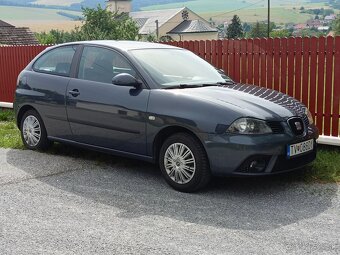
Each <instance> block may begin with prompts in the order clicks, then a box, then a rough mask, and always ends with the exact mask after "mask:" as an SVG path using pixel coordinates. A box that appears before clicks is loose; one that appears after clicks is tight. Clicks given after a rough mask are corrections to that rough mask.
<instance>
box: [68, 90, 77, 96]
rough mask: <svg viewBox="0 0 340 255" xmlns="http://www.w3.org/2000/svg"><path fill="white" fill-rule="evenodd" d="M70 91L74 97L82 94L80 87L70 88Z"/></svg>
mask: <svg viewBox="0 0 340 255" xmlns="http://www.w3.org/2000/svg"><path fill="white" fill-rule="evenodd" d="M68 93H69V94H70V95H71V96H73V97H77V96H79V95H80V92H79V90H78V89H73V90H70V91H69V92H68Z"/></svg>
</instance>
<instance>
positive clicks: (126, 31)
mask: <svg viewBox="0 0 340 255" xmlns="http://www.w3.org/2000/svg"><path fill="white" fill-rule="evenodd" d="M83 17H84V19H83V21H82V26H80V27H76V28H75V29H73V30H72V31H71V32H64V31H60V30H51V31H50V32H49V33H45V32H44V33H40V34H36V37H37V39H38V40H39V42H40V43H42V44H59V43H65V42H73V41H86V40H136V39H138V27H137V24H136V23H135V22H134V21H133V20H132V19H131V18H130V17H129V16H128V15H126V14H118V13H112V12H110V11H109V10H107V9H103V8H102V7H101V6H100V5H98V6H97V8H96V9H91V8H83Z"/></svg>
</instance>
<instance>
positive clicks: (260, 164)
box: [249, 160, 266, 173]
mask: <svg viewBox="0 0 340 255" xmlns="http://www.w3.org/2000/svg"><path fill="white" fill-rule="evenodd" d="M265 168H266V161H264V160H253V161H251V163H250V164H249V170H250V172H256V173H261V172H263V171H264V170H265Z"/></svg>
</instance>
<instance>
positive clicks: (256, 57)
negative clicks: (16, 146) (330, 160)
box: [0, 37, 340, 137]
mask: <svg viewBox="0 0 340 255" xmlns="http://www.w3.org/2000/svg"><path fill="white" fill-rule="evenodd" d="M170 44H171V45H175V46H178V47H182V48H186V49H189V50H191V51H192V52H194V53H196V54H197V55H199V56H200V57H202V58H204V59H206V60H207V61H208V62H210V63H212V64H213V65H214V66H216V67H218V68H222V69H224V70H225V72H226V73H227V74H228V75H229V76H230V77H231V78H233V79H234V80H235V81H237V82H242V83H250V84H255V85H259V86H262V87H267V88H272V89H276V90H279V91H281V92H284V93H287V94H289V95H291V96H294V97H295V98H297V99H298V100H300V101H302V102H303V103H304V104H306V105H307V106H308V107H309V108H310V110H311V112H312V113H313V115H314V117H315V121H316V124H317V126H318V128H319V130H320V133H322V134H324V135H326V136H333V137H339V136H340V130H339V126H340V125H339V117H340V116H339V107H340V102H339V101H340V37H335V38H334V37H327V38H324V37H320V38H314V37H313V38H288V39H287V38H283V39H278V38H276V39H271V38H270V39H241V40H223V41H189V42H188V41H185V42H172V43H170ZM46 47H47V46H2V47H1V46H0V102H1V101H4V102H13V95H14V90H15V84H16V79H17V75H18V74H19V72H20V71H21V70H22V69H23V68H24V67H25V66H26V65H27V64H28V63H29V62H30V61H31V60H32V59H33V58H34V57H35V56H36V55H37V54H38V53H40V52H41V51H42V50H44V49H45V48H46Z"/></svg>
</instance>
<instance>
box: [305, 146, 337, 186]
mask: <svg viewBox="0 0 340 255" xmlns="http://www.w3.org/2000/svg"><path fill="white" fill-rule="evenodd" d="M306 180H308V181H319V182H337V183H340V148H339V147H332V146H320V147H319V152H318V157H317V160H316V161H315V162H314V163H313V165H312V166H311V170H310V172H309V174H308V175H307V176H306Z"/></svg>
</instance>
